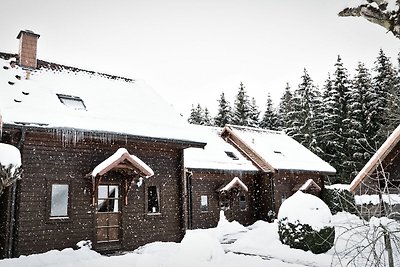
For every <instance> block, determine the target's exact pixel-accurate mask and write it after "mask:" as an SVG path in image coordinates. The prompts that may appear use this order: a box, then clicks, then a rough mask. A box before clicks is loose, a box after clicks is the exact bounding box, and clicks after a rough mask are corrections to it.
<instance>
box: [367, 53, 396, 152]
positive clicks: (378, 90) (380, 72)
mask: <svg viewBox="0 0 400 267" xmlns="http://www.w3.org/2000/svg"><path fill="white" fill-rule="evenodd" d="M374 71H375V73H376V75H375V76H374V77H373V86H374V93H375V98H374V99H373V102H371V105H373V106H374V107H375V108H376V109H375V110H374V112H372V113H371V117H370V125H371V127H372V131H374V132H375V136H374V137H373V139H372V142H373V144H374V145H375V146H376V147H379V146H380V145H381V144H382V143H383V142H384V141H385V140H386V138H387V136H388V135H389V134H390V133H391V132H392V131H393V130H394V128H395V127H397V125H398V122H399V121H398V119H396V117H397V113H398V110H399V104H398V100H399V98H398V94H399V93H398V77H397V73H396V70H395V69H394V68H393V65H392V63H391V62H390V59H389V58H388V57H387V56H386V55H385V53H384V52H383V50H382V49H381V50H380V51H379V55H378V58H377V60H376V61H375V68H374Z"/></svg>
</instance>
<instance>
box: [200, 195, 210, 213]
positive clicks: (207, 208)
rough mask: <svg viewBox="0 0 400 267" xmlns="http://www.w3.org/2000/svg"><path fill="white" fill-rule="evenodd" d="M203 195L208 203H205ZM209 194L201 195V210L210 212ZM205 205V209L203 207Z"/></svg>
mask: <svg viewBox="0 0 400 267" xmlns="http://www.w3.org/2000/svg"><path fill="white" fill-rule="evenodd" d="M203 197H205V200H206V205H203ZM208 199H209V198H208V195H200V212H208V211H209V200H208ZM203 207H205V209H203Z"/></svg>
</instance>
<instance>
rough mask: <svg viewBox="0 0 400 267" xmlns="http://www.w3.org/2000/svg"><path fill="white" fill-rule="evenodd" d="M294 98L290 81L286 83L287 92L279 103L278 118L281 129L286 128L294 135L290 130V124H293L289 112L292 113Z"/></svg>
mask: <svg viewBox="0 0 400 267" xmlns="http://www.w3.org/2000/svg"><path fill="white" fill-rule="evenodd" d="M292 99H293V94H292V92H291V89H290V86H289V83H286V88H285V92H284V93H283V95H282V97H281V99H280V100H281V101H280V103H279V108H278V120H279V127H280V129H282V130H284V131H285V132H286V133H288V134H289V135H292V134H291V133H289V132H288V129H289V126H290V125H291V119H290V116H289V114H292V113H291V111H292Z"/></svg>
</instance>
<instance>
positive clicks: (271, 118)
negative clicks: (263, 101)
mask: <svg viewBox="0 0 400 267" xmlns="http://www.w3.org/2000/svg"><path fill="white" fill-rule="evenodd" d="M260 127H261V128H264V129H270V130H279V120H278V114H277V112H276V110H275V108H274V104H273V102H272V98H271V95H270V94H269V93H268V96H267V105H266V109H265V112H264V115H263V117H262V119H261V122H260Z"/></svg>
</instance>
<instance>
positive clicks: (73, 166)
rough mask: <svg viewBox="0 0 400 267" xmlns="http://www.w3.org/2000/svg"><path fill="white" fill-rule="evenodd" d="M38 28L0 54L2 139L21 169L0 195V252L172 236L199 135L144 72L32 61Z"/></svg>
mask: <svg viewBox="0 0 400 267" xmlns="http://www.w3.org/2000/svg"><path fill="white" fill-rule="evenodd" d="M39 37H40V36H39V35H38V34H36V33H34V32H32V31H21V32H20V33H19V34H18V37H17V38H18V39H19V41H20V51H19V53H18V54H9V53H0V113H1V118H2V119H1V121H2V127H1V135H0V137H1V139H0V142H1V143H5V144H11V145H13V146H15V147H17V148H18V149H19V151H20V153H21V157H22V166H23V169H24V172H23V175H22V179H21V180H18V182H17V183H15V184H14V185H13V186H11V187H9V188H8V189H7V190H6V192H5V193H4V194H3V195H2V196H1V198H0V233H1V235H0V257H1V258H4V257H16V256H19V255H26V254H32V253H40V252H44V251H47V250H50V249H63V248H66V247H74V246H75V244H76V243H77V242H79V241H81V240H91V241H92V243H93V248H94V249H95V250H97V251H112V250H132V249H134V248H137V247H138V246H140V245H143V244H145V243H149V242H153V241H180V240H181V238H182V237H183V235H184V231H185V228H186V221H187V220H186V218H185V217H186V214H185V209H186V204H185V203H186V199H185V198H184V197H183V195H184V193H183V190H184V188H185V186H184V183H185V181H184V179H183V178H184V175H183V174H184V168H183V151H184V149H185V148H189V147H197V148H201V147H204V145H205V143H204V142H203V141H202V139H201V138H195V137H193V136H194V135H193V134H192V133H191V132H190V130H189V128H188V127H187V124H186V122H184V121H183V120H182V118H181V116H180V115H178V114H177V113H176V112H175V111H174V110H173V108H172V107H171V106H170V105H169V104H168V103H165V102H164V101H163V100H162V99H161V98H160V97H159V96H158V95H157V94H156V93H155V92H154V91H153V90H152V89H151V88H149V86H147V85H146V84H145V83H144V82H143V81H139V80H133V79H127V78H123V77H118V76H114V75H108V74H104V73H97V72H93V71H88V70H83V69H79V68H75V67H69V66H64V65H60V64H56V63H52V62H47V61H42V60H38V59H37V58H36V47H37V43H38V39H39Z"/></svg>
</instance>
